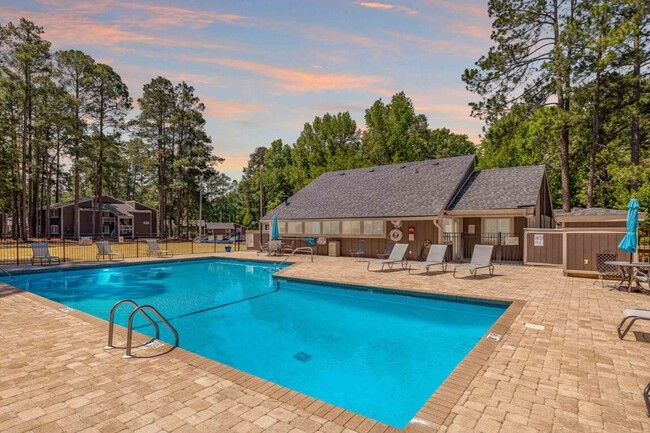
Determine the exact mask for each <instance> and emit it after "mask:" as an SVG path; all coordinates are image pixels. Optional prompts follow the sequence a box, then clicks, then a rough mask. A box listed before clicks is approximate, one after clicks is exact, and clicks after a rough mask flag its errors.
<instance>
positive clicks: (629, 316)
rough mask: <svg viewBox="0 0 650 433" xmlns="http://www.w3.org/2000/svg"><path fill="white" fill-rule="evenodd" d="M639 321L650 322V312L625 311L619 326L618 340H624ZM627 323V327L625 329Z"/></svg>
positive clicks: (631, 309)
mask: <svg viewBox="0 0 650 433" xmlns="http://www.w3.org/2000/svg"><path fill="white" fill-rule="evenodd" d="M637 320H650V310H636V309H633V308H626V309H625V310H623V320H621V323H619V324H618V328H617V330H616V331H617V332H618V338H620V339H621V340H622V339H623V337H625V334H627V333H628V332H629V330H630V328H631V327H632V325H634V322H636V321H637ZM626 323H627V327H625V329H623V327H624V326H625V324H626Z"/></svg>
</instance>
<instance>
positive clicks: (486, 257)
mask: <svg viewBox="0 0 650 433" xmlns="http://www.w3.org/2000/svg"><path fill="white" fill-rule="evenodd" d="M493 249H494V245H474V251H473V252H472V260H471V261H470V262H469V263H465V264H462V265H458V266H456V267H455V268H454V278H456V271H457V270H459V269H467V270H469V273H470V275H473V276H474V278H476V274H477V271H478V270H479V269H483V268H488V270H489V271H490V276H491V277H493V276H494V265H493V264H492V250H493Z"/></svg>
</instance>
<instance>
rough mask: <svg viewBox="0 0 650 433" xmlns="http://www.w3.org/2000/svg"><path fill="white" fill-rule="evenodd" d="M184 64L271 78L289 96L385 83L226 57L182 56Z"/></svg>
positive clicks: (373, 77)
mask: <svg viewBox="0 0 650 433" xmlns="http://www.w3.org/2000/svg"><path fill="white" fill-rule="evenodd" d="M183 58H184V59H186V60H191V61H196V62H201V63H212V64H216V65H221V66H226V67H229V68H233V69H238V70H241V71H247V72H251V73H254V74H256V75H261V76H263V77H267V78H271V79H273V80H275V81H276V83H277V86H278V87H279V88H280V89H283V90H286V91H290V92H321V91H326V90H353V89H363V90H372V88H373V87H374V86H375V85H377V84H380V83H382V82H384V81H385V80H384V79H383V78H382V77H379V76H376V75H353V74H330V73H324V72H321V71H313V70H303V69H291V68H286V67H280V66H274V65H269V64H266V63H259V62H253V61H250V60H240V59H234V58H228V57H197V56H183Z"/></svg>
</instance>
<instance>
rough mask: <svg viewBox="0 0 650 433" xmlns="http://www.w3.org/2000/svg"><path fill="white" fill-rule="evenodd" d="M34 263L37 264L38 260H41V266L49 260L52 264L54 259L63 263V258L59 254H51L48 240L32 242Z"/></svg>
mask: <svg viewBox="0 0 650 433" xmlns="http://www.w3.org/2000/svg"><path fill="white" fill-rule="evenodd" d="M31 260H32V265H34V264H36V261H37V260H40V261H41V266H42V265H43V263H44V261H45V260H47V262H48V263H49V264H50V265H51V264H52V260H56V261H57V263H58V264H61V259H60V258H59V257H57V256H53V255H51V254H50V247H49V246H48V245H47V243H46V242H34V243H33V244H32V259H31Z"/></svg>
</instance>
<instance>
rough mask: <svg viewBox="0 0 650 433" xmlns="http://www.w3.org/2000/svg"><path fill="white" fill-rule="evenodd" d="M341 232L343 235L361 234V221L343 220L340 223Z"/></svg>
mask: <svg viewBox="0 0 650 433" xmlns="http://www.w3.org/2000/svg"><path fill="white" fill-rule="evenodd" d="M341 226H342V227H341V234H344V235H360V234H361V221H343V222H342V223H341Z"/></svg>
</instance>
